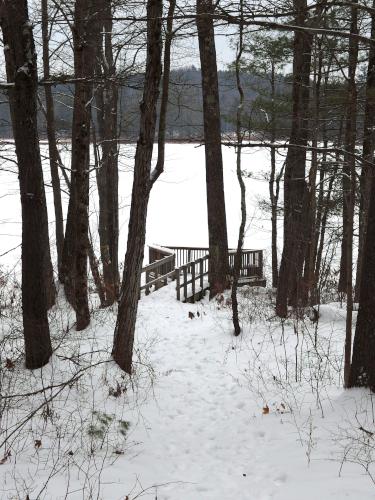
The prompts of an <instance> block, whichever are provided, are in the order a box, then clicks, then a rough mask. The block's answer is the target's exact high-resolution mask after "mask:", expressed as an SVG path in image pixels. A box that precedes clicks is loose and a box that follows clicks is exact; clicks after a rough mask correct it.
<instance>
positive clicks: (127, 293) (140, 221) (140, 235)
mask: <svg viewBox="0 0 375 500" xmlns="http://www.w3.org/2000/svg"><path fill="white" fill-rule="evenodd" d="M162 12H163V3H162V0H148V2H147V60H146V74H145V82H144V90H143V99H142V103H141V105H140V112H141V116H140V133H139V139H138V142H137V149H136V154H135V164H134V180H133V190H132V201H131V208H130V219H129V232H128V242H127V249H126V255H125V263H124V274H123V280H122V287H121V293H120V302H119V308H118V316H117V322H116V327H115V333H114V341H113V349H112V356H113V358H114V360H115V361H116V363H117V364H118V365H119V366H120V368H122V369H123V370H124V371H125V372H127V373H129V374H130V373H131V370H132V357H133V344H134V333H135V324H136V318H137V311H138V298H139V284H140V279H141V272H142V263H143V256H144V246H145V239H146V219H147V206H148V200H149V195H150V188H151V185H152V184H151V160H152V150H153V144H154V139H155V128H156V106H157V101H158V96H159V84H160V78H161V68H162V60H161V59H162V33H161V27H162V24H161V17H162Z"/></svg>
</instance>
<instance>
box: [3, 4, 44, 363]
mask: <svg viewBox="0 0 375 500" xmlns="http://www.w3.org/2000/svg"><path fill="white" fill-rule="evenodd" d="M0 23H1V28H2V31H3V41H4V53H5V61H6V72H7V79H8V82H11V83H13V82H14V86H13V87H11V88H10V89H9V105H10V111H11V119H12V126H13V133H14V140H15V145H16V154H17V161H18V169H19V183H20V193H21V206H22V311H23V333H24V338H25V353H26V367H27V368H39V367H41V366H43V365H45V364H46V363H48V360H49V358H50V356H51V354H52V348H51V341H50V336H49V326H48V318H47V289H46V288H47V287H46V263H47V262H48V259H49V239H48V221H47V206H46V198H45V192H44V184H43V171H42V164H41V158H40V151H39V138H38V132H37V130H38V129H37V79H38V73H37V65H36V53H35V46H34V39H33V33H32V27H31V23H30V21H29V17H28V9H27V2H26V1H25V0H4V1H2V2H1V4H0ZM49 260H50V259H49Z"/></svg>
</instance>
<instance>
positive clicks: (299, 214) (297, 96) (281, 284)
mask: <svg viewBox="0 0 375 500" xmlns="http://www.w3.org/2000/svg"><path fill="white" fill-rule="evenodd" d="M294 9H295V11H296V13H297V14H296V21H295V22H296V24H297V25H298V26H303V25H304V24H305V23H306V20H307V2H306V0H294ZM311 45H312V36H311V35H310V34H309V33H305V32H300V31H296V32H295V34H294V48H293V94H292V97H293V119H292V129H291V135H290V145H289V148H288V153H287V157H286V162H285V175H284V247H283V254H282V258H281V264H280V271H279V281H278V287H277V297H276V313H277V314H278V315H279V316H280V317H286V316H287V312H288V302H289V303H290V304H292V305H293V306H298V305H300V301H301V298H302V296H303V295H302V291H303V290H302V271H303V263H304V256H305V247H306V236H307V235H306V227H307V223H306V215H307V210H306V205H307V187H306V181H305V172H306V149H305V147H306V146H307V141H308V108H309V85H310V64H311Z"/></svg>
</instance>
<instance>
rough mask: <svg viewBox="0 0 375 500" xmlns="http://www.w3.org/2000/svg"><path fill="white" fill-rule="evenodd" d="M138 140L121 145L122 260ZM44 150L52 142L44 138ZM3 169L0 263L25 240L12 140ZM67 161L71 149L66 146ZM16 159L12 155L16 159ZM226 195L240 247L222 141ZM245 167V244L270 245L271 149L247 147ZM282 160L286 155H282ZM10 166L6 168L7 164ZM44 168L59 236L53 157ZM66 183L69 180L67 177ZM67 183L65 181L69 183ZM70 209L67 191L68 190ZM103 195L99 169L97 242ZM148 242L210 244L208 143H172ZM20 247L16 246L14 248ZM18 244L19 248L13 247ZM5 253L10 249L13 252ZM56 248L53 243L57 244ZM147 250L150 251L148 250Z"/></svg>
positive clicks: (232, 235)
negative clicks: (266, 206)
mask: <svg viewBox="0 0 375 500" xmlns="http://www.w3.org/2000/svg"><path fill="white" fill-rule="evenodd" d="M134 150H135V146H134V145H122V146H121V150H120V174H119V200H120V245H119V253H120V260H123V258H124V255H125V246H126V238H127V226H128V218H129V207H130V200H131V189H132V177H133V172H132V169H133V162H134V160H133V158H134ZM42 155H44V156H47V146H46V145H45V144H42ZM2 156H3V157H4V156H5V157H8V158H10V160H9V161H5V160H4V159H3V160H2V162H1V170H0V178H1V181H0V213H1V216H0V223H1V227H0V255H1V260H0V264H1V265H3V266H6V267H10V266H11V267H13V266H17V264H19V259H20V254H21V252H20V248H19V247H17V246H18V245H19V244H20V241H21V214H20V201H19V190H18V178H17V166H16V164H15V162H14V153H12V151H11V147H10V146H3V147H2ZM62 157H63V159H64V162H65V164H66V166H69V152H68V151H67V152H64V151H62ZM12 160H13V161H12ZM223 160H224V182H225V198H226V211H227V224H228V242H229V246H230V247H236V245H237V235H238V226H239V221H240V192H239V187H238V181H237V177H236V172H235V168H236V158H235V151H234V148H230V147H223ZM242 161H243V169H244V171H246V173H247V174H249V175H250V176H251V177H249V178H247V179H246V188H247V196H246V200H247V209H248V223H247V229H246V238H245V247H246V248H254V249H265V250H266V258H267V255H268V254H269V250H270V241H271V232H270V228H271V226H270V222H269V214H266V213H262V211H261V209H260V208H259V201H260V200H262V199H267V200H268V182H267V180H266V179H265V178H264V175H263V172H265V171H268V170H269V162H270V159H269V153H268V152H267V151H264V150H263V151H261V150H255V149H250V150H248V151H246V150H245V151H244V153H243V160H242ZM280 161H282V158H281V157H280ZM4 169H5V170H4ZM44 172H45V182H46V193H47V202H48V212H49V223H50V237H51V240H52V241H54V212H53V199H52V189H51V187H50V175H49V164H48V160H47V159H46V158H44ZM62 185H63V186H64V183H62ZM64 187H65V186H64ZM63 199H64V210H65V212H66V209H67V202H68V197H67V194H64V195H63ZM97 219H98V201H97V195H96V186H95V178H94V174H93V175H92V179H91V199H90V225H91V231H92V234H93V235H94V241H95V244H97V240H98V236H97V231H96V227H97ZM146 242H147V243H148V244H152V243H154V244H159V245H171V246H172V245H175V246H207V245H208V234H207V207H206V182H205V160H204V147H203V146H199V145H197V144H167V146H166V162H165V172H164V174H163V175H162V176H161V177H160V178H159V180H158V181H157V183H156V184H155V186H154V188H153V190H152V192H151V197H150V203H149V210H148V220H147V235H146ZM15 247H17V248H15ZM13 248H15V249H14V250H12V249H13ZM8 251H9V253H7V254H6V255H3V254H4V253H5V252H8ZM52 251H53V253H54V248H53V245H52ZM146 255H147V254H146Z"/></svg>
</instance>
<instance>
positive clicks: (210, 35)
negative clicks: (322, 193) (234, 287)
mask: <svg viewBox="0 0 375 500" xmlns="http://www.w3.org/2000/svg"><path fill="white" fill-rule="evenodd" d="M213 12H214V6H213V3H212V0H197V29H198V38H199V54H200V61H201V72H202V96H203V124H204V142H205V155H206V184H207V215H208V236H209V255H210V258H209V268H208V280H209V284H210V297H214V296H215V295H217V294H218V293H221V292H223V291H224V290H225V289H226V288H228V285H229V279H228V237H227V222H226V213H225V197H224V179H223V159H222V153H221V125H220V103H219V89H218V79H217V64H216V49H215V34H214V26H213V19H212V13H213Z"/></svg>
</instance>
